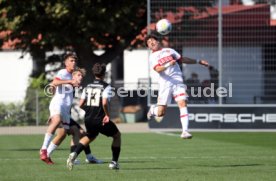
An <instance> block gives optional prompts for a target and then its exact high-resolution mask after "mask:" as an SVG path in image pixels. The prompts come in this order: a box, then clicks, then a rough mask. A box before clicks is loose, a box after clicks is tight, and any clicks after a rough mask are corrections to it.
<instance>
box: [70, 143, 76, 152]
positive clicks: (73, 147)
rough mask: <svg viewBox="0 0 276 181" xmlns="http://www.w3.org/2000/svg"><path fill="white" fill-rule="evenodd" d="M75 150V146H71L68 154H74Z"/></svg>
mask: <svg viewBox="0 0 276 181" xmlns="http://www.w3.org/2000/svg"><path fill="white" fill-rule="evenodd" d="M76 148H77V145H73V146H71V147H70V153H72V152H74V151H75V149H76Z"/></svg>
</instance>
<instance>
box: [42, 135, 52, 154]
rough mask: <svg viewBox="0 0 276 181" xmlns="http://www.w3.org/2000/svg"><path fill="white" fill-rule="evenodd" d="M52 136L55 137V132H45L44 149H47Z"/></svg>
mask: <svg viewBox="0 0 276 181" xmlns="http://www.w3.org/2000/svg"><path fill="white" fill-rule="evenodd" d="M52 137H53V134H50V133H45V136H44V141H43V144H42V147H41V149H42V150H44V149H47V147H48V145H49V143H50V141H51V139H52Z"/></svg>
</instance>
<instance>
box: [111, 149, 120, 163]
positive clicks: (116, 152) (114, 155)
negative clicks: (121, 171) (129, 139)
mask: <svg viewBox="0 0 276 181" xmlns="http://www.w3.org/2000/svg"><path fill="white" fill-rule="evenodd" d="M111 150H112V161H115V162H117V161H118V159H119V156H120V151H121V147H114V146H111Z"/></svg>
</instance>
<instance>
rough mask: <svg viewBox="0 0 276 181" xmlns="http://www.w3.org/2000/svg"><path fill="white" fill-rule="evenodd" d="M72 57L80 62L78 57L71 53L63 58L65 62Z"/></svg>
mask: <svg viewBox="0 0 276 181" xmlns="http://www.w3.org/2000/svg"><path fill="white" fill-rule="evenodd" d="M70 57H71V58H73V59H75V60H78V57H77V55H76V54H75V53H72V52H70V53H66V54H65V55H64V56H63V61H65V60H67V59H68V58H70Z"/></svg>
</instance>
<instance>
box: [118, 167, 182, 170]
mask: <svg viewBox="0 0 276 181" xmlns="http://www.w3.org/2000/svg"><path fill="white" fill-rule="evenodd" d="M182 169H184V168H172V167H170V168H166V167H165V168H164V167H162V168H161V167H153V168H150V167H148V168H122V170H182Z"/></svg>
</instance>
